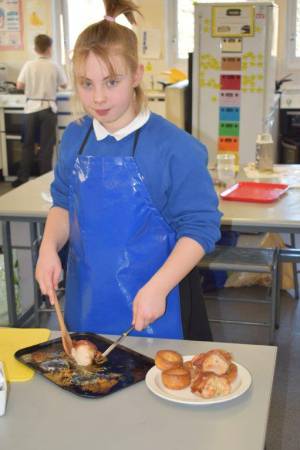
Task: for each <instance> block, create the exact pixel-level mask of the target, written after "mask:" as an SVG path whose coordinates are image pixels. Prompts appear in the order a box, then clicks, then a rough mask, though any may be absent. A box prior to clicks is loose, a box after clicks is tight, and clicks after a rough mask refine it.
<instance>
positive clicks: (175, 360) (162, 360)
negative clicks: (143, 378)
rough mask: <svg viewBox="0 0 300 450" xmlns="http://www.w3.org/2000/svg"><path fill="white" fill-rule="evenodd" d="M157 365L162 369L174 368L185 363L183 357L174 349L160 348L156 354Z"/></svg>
mask: <svg viewBox="0 0 300 450" xmlns="http://www.w3.org/2000/svg"><path fill="white" fill-rule="evenodd" d="M155 365H156V367H157V368H158V369H160V370H167V369H172V368H173V369H174V368H175V367H180V366H182V365H183V359H182V356H181V355H180V354H179V353H177V352H175V351H174V350H159V351H158V352H157V353H156V356H155Z"/></svg>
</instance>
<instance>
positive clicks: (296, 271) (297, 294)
mask: <svg viewBox="0 0 300 450" xmlns="http://www.w3.org/2000/svg"><path fill="white" fill-rule="evenodd" d="M290 237H291V247H292V248H296V237H295V234H294V233H291V234H290ZM293 276H294V286H295V299H297V300H298V299H299V283H298V270H297V263H296V262H293Z"/></svg>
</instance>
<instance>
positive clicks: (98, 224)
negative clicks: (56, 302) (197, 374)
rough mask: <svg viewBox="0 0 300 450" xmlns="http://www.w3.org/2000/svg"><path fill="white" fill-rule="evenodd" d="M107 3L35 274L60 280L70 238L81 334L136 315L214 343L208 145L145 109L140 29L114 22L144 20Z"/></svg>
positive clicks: (82, 48)
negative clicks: (205, 284) (204, 269)
mask: <svg viewBox="0 0 300 450" xmlns="http://www.w3.org/2000/svg"><path fill="white" fill-rule="evenodd" d="M104 3H105V6H106V16H105V17H104V19H103V20H102V21H100V22H99V23H95V24H93V25H91V26H89V27H88V28H87V29H85V30H84V31H83V32H82V33H81V34H80V36H79V37H78V39H77V42H76V45H75V48H74V54H73V75H74V80H75V87H76V92H77V95H78V97H79V100H80V102H81V104H82V106H83V108H84V110H85V111H86V116H85V117H83V118H82V120H81V121H80V122H78V121H77V122H73V123H71V124H70V125H69V126H68V128H67V129H66V131H65V133H64V136H63V139H62V143H61V148H60V155H59V160H58V163H57V166H56V168H55V179H54V182H53V184H52V186H51V193H52V197H53V202H54V203H53V208H52V209H51V211H50V213H49V216H48V219H47V223H46V228H45V233H44V237H43V241H42V245H41V249H40V254H39V260H38V263H37V268H36V278H37V280H38V282H39V285H40V288H41V291H42V293H43V294H47V292H49V289H52V288H53V287H54V288H56V287H57V284H58V280H59V277H60V273H61V263H60V259H59V257H58V252H59V250H60V249H61V248H62V247H63V246H64V244H65V243H66V242H67V241H69V256H68V269H67V282H66V304H65V319H66V323H67V325H68V327H69V329H70V330H73V331H89V332H97V333H99V332H101V333H108V334H120V333H122V332H123V331H124V330H126V329H127V328H128V327H129V326H130V323H131V322H132V323H133V325H134V327H135V330H136V332H139V333H138V335H142V336H153V337H165V338H186V339H203V340H210V339H211V334H210V329H209V325H208V320H207V316H206V311H205V306H204V302H203V299H202V297H201V293H200V287H199V283H200V280H199V274H198V272H197V270H196V269H194V270H193V268H194V267H195V265H196V264H197V262H198V261H199V260H200V259H201V258H202V257H203V255H204V254H205V252H209V251H211V250H212V249H213V248H214V244H215V242H216V241H217V240H218V239H219V237H220V232H219V226H220V213H219V212H218V210H217V197H216V194H215V192H214V189H213V186H212V182H211V179H210V176H209V174H208V171H207V169H206V162H207V154H206V150H205V148H204V147H203V145H201V144H200V143H199V142H198V141H197V140H196V139H194V138H193V137H192V136H190V135H189V134H187V133H185V132H184V131H182V130H180V129H178V128H177V127H176V126H174V125H172V124H171V123H169V122H168V121H166V120H165V119H163V118H162V117H160V116H158V115H156V114H153V113H150V112H149V110H148V109H147V108H146V107H145V105H144V99H143V92H142V89H141V86H140V83H141V80H142V75H143V67H142V66H141V65H139V63H138V56H137V53H138V50H137V39H136V36H135V34H134V32H133V31H131V30H130V29H129V28H127V27H124V26H121V25H118V24H117V23H116V22H115V18H116V17H117V16H118V15H119V14H122V13H123V14H125V15H126V17H127V18H128V20H129V21H130V22H131V23H132V24H134V23H136V22H135V19H134V13H135V12H138V8H137V7H136V6H135V4H134V3H133V2H131V1H115V0H114V1H112V0H110V1H109V0H107V1H105V2H104ZM179 283H180V285H179ZM133 334H134V333H133Z"/></svg>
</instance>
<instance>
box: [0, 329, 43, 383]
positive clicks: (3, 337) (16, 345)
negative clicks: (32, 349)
mask: <svg viewBox="0 0 300 450" xmlns="http://www.w3.org/2000/svg"><path fill="white" fill-rule="evenodd" d="M49 336H50V330H48V329H47V328H0V361H3V363H4V367H5V375H6V378H7V380H8V381H28V380H31V378H32V377H33V375H34V371H33V370H32V369H29V367H26V366H24V365H23V364H21V363H20V362H19V361H17V360H16V359H15V357H14V354H15V352H16V351H17V350H19V349H21V348H24V347H29V346H31V345H36V344H40V343H41V342H45V341H47V340H48V338H49Z"/></svg>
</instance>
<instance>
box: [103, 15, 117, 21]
mask: <svg viewBox="0 0 300 450" xmlns="http://www.w3.org/2000/svg"><path fill="white" fill-rule="evenodd" d="M104 20H108V21H109V22H115V18H114V17H112V16H104Z"/></svg>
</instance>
